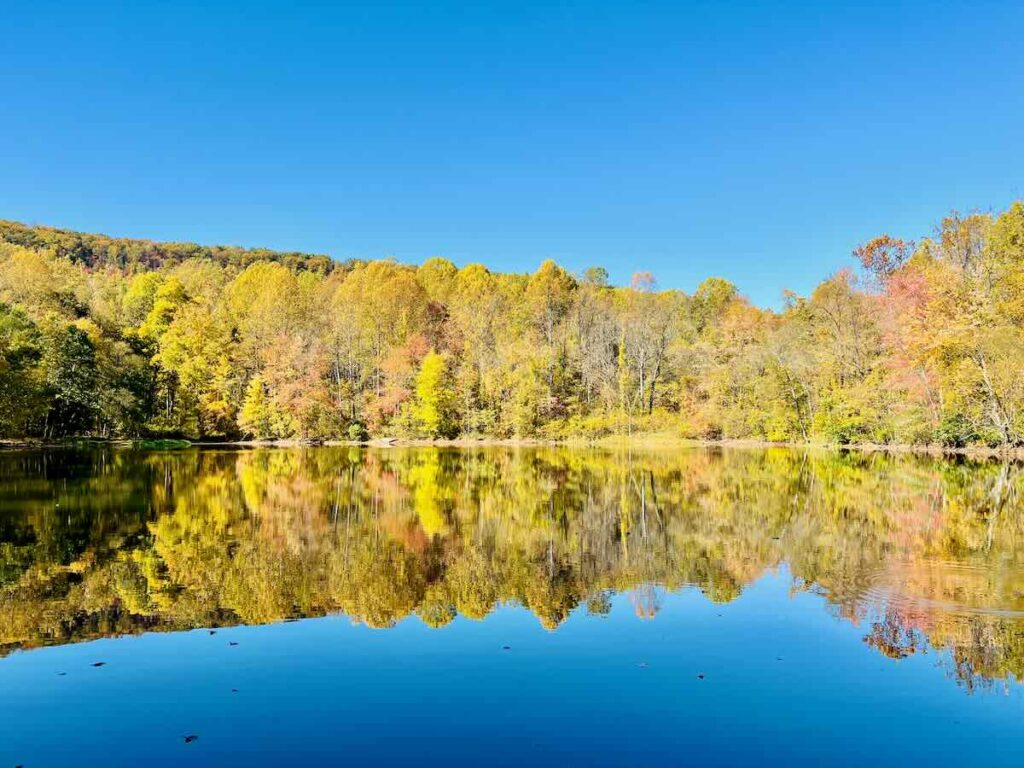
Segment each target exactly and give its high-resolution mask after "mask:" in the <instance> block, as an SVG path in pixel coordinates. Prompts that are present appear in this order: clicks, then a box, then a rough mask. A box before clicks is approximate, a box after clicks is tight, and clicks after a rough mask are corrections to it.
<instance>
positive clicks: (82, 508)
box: [0, 448, 1024, 690]
mask: <svg viewBox="0 0 1024 768" xmlns="http://www.w3.org/2000/svg"><path fill="white" fill-rule="evenodd" d="M1021 478H1022V475H1021V467H1020V466H1019V465H1017V464H1012V463H1000V462H994V461H993V462H972V461H966V460H962V461H944V460H938V459H932V458H924V457H915V456H896V457H893V456H884V455H864V454H838V455H837V454H834V453H825V452H822V453H807V452H800V451H791V450H784V449H772V450H757V451H755V450H723V451H719V450H686V451H673V452H668V451H664V452H651V453H642V454H637V453H633V454H631V455H626V454H621V453H611V452H602V451H596V450H586V451H584V450H569V449H560V448H559V449H556V448H551V449H520V450H511V449H480V450H456V449H434V448H415V449H388V450H361V449H349V448H311V449H295V450H283V449H265V450H264V449H260V450H247V451H234V450H230V451H229V450H190V451H183V452H167V453H146V452H137V451H127V450H111V449H100V450H92V451H51V452H33V453H6V454H3V455H0V645H2V648H3V649H4V650H5V651H10V650H13V649H17V648H31V647H36V646H40V645H47V644H58V643H68V642H76V641H80V640H84V639H89V638H95V637H99V636H107V635H115V634H122V633H132V632H140V631H150V630H173V629H185V628H191V627H198V626H217V625H225V624H233V623H239V622H244V623H262V622H272V621H279V620H284V619H288V618H294V617H299V616H316V615H322V614H326V613H330V612H337V611H341V612H344V613H345V614H346V615H348V616H349V617H351V618H352V619H353V620H356V621H359V622H364V623H366V624H368V625H370V626H374V627H387V626H389V625H391V624H393V623H394V622H395V621H397V620H399V619H401V618H403V617H406V616H409V615H410V614H416V615H418V616H419V617H420V618H421V619H422V620H423V621H424V622H425V623H427V624H429V625H431V626H442V625H444V624H446V623H448V622H450V621H451V620H452V619H453V618H454V617H455V616H456V615H463V616H466V617H470V618H474V619H479V618H483V617H485V616H486V615H487V614H488V612H490V611H491V610H492V609H493V608H494V607H495V606H496V605H497V604H499V603H502V602H514V603H518V604H521V605H523V606H526V607H527V608H528V609H529V610H530V611H532V612H533V613H534V614H535V615H536V617H537V618H538V620H539V621H540V622H541V623H542V624H543V625H544V626H545V627H548V628H550V629H554V628H556V627H558V625H559V624H560V623H561V622H562V621H564V620H565V618H566V617H567V616H568V614H569V612H570V611H572V610H573V609H575V608H577V607H578V606H581V605H582V606H585V609H586V610H587V611H589V612H592V613H602V612H606V611H607V610H608V606H609V604H610V600H609V598H610V595H611V594H613V593H615V592H628V593H629V594H630V597H631V600H632V604H633V606H634V608H635V611H636V615H637V617H638V618H639V619H641V620H646V619H653V618H655V617H656V615H657V613H658V610H659V594H661V590H675V589H679V588H682V587H684V586H687V585H695V586H696V587H699V588H700V589H701V590H702V591H703V592H704V593H705V594H706V595H707V597H708V598H709V599H711V600H714V601H730V600H733V599H734V598H735V597H737V596H738V595H739V593H740V592H741V591H742V590H743V588H744V586H745V585H747V584H749V583H750V582H752V581H753V580H755V579H757V578H758V577H759V576H760V575H762V574H763V573H764V572H765V571H766V570H767V569H774V568H777V567H779V566H782V565H785V566H786V567H787V568H788V569H789V572H790V573H791V574H792V575H793V579H794V585H793V588H794V589H795V590H812V591H814V592H817V593H819V594H821V595H822V596H823V597H824V598H825V599H826V600H827V603H828V604H829V605H830V606H832V608H833V610H834V611H835V614H836V616H837V617H839V618H840V619H842V620H848V621H851V622H854V623H856V624H857V625H858V626H860V627H862V628H863V630H864V639H865V642H866V643H868V644H869V645H871V646H872V647H874V648H876V649H877V650H878V651H880V652H881V653H883V654H885V655H886V656H888V657H891V658H894V659H899V658H903V657H906V656H908V655H911V654H915V653H919V652H922V651H925V650H928V649H941V650H943V651H947V652H948V653H946V654H945V655H944V656H943V658H945V659H946V663H947V665H948V668H949V673H950V675H951V677H953V678H954V679H955V680H957V681H958V682H959V683H960V684H962V685H963V686H964V687H965V688H967V689H968V690H973V689H974V688H975V687H976V686H978V685H989V684H991V683H992V682H993V681H1000V680H1010V679H1013V678H1020V676H1021V674H1022V671H1024V621H1022V620H1021V617H1022V616H1024V521H1022V506H1024V505H1022V504H1021V503H1020V499H1019V492H1020V488H1021V485H1022V479H1021Z"/></svg>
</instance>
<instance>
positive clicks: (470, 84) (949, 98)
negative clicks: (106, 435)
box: [0, 0, 1024, 305]
mask: <svg viewBox="0 0 1024 768" xmlns="http://www.w3.org/2000/svg"><path fill="white" fill-rule="evenodd" d="M72 5H74V6H75V7H70V6H72ZM0 15H2V18H3V24H4V27H5V35H4V43H3V46H0V93H2V94H3V110H2V112H0V218H13V219H18V220H23V221H28V222H32V223H41V224H52V225H56V226H64V227H71V228H75V229H82V230H87V231H99V232H106V233H108V234H114V235H126V236H138V237H150V238H155V239H173V240H193V241H199V242H205V243H231V244H239V245H266V246H270V247H276V248H287V249H300V250H308V251H315V252H319V253H329V254H331V255H332V256H335V257H340V258H346V257H364V258H372V257H384V256H395V257H397V258H398V259H400V260H403V261H410V262H418V261H422V260H423V259H425V258H427V257H429V256H433V255H442V256H446V257H448V258H450V259H452V260H453V261H454V262H456V263H457V264H465V263H470V262H474V261H480V262H483V263H485V264H487V265H488V266H490V267H492V268H494V269H501V270H516V271H532V270H533V269H535V268H536V267H537V265H538V264H539V263H540V262H541V261H543V260H544V259H546V258H554V259H556V260H557V261H559V262H560V263H561V264H563V265H565V266H566V267H568V268H570V269H574V270H581V269H583V268H585V267H587V266H590V265H601V266H604V267H606V268H607V269H608V270H609V271H610V273H611V275H612V277H613V279H614V280H615V281H617V282H626V281H628V279H629V276H630V274H631V273H632V272H634V271H637V270H649V271H651V272H653V273H654V274H655V276H656V277H657V278H658V280H659V283H660V284H661V285H662V286H663V287H677V288H682V289H684V290H688V291H689V290H692V289H693V288H694V287H695V286H696V284H697V283H698V282H699V281H700V280H701V279H703V278H704V277H706V276H708V275H712V274H715V275H722V276H724V277H727V278H729V279H731V280H733V281H734V282H736V283H737V284H738V285H739V286H740V288H741V290H742V291H743V292H744V293H746V294H747V295H748V296H750V297H751V298H752V299H753V300H754V301H755V302H757V303H759V304H762V305H774V304H777V303H778V300H779V297H780V294H781V291H782V290H783V289H784V288H792V289H795V290H797V291H800V292H807V291H809V290H810V289H811V288H812V287H813V286H814V285H815V284H816V283H817V282H818V281H819V280H820V279H821V278H823V277H825V276H826V275H828V274H829V273H831V272H834V271H835V270H836V269H838V268H840V267H842V266H845V265H847V264H849V263H850V257H849V253H850V250H851V249H852V247H853V246H854V245H855V244H856V243H857V242H859V241H862V240H865V239H867V238H868V237H871V236H873V235H875V234H879V233H881V232H890V233H892V234H899V235H903V236H907V237H919V236H920V235H922V234H927V233H928V232H929V231H930V230H931V228H932V226H933V225H934V224H935V222H936V221H937V220H938V219H939V218H941V216H942V215H943V214H944V213H946V212H947V211H949V210H951V209H953V208H958V209H961V210H967V209H980V210H999V209H1001V208H1004V207H1005V206H1006V205H1007V204H1009V203H1010V202H1011V201H1012V200H1013V199H1016V198H1019V197H1024V151H1022V150H1024V74H1022V73H1024V45H1022V44H1021V40H1024V8H1022V7H1021V6H1020V4H1019V3H1015V2H1006V3H986V2H979V3H942V2H903V3H872V2H858V3H849V4H845V3H839V2H836V3H832V2H786V3H769V2H758V3H738V2H737V3H724V2H722V3H716V2H708V3H684V2H630V3H607V2H601V0H590V2H571V3H555V2H549V3H527V2H518V3H512V2H510V3H487V2H477V3H431V4H427V3H419V4H398V3H381V2H378V3H365V4H322V5H316V4H305V3H289V4H284V3H282V4H279V5H273V4H261V3H259V2H249V3H244V4H243V3H238V4H231V3H188V2H178V3H173V4H172V3H161V4H148V3H128V2H123V3H121V2H104V1H103V0H96V2H93V3H89V4H85V3H82V4H67V3H61V4H48V3H44V2H33V3H27V2H24V3H13V2H4V3H0Z"/></svg>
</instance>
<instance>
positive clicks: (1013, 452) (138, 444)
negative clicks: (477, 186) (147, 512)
mask: <svg viewBox="0 0 1024 768" xmlns="http://www.w3.org/2000/svg"><path fill="white" fill-rule="evenodd" d="M76 445H77V446H85V445H113V446H118V447H126V448H141V449H152V450H161V449H163V450H176V449H183V448H200V447H201V448H300V447H315V446H333V447H339V446H350V447H362V448H422V447H440V448H492V447H494V448H540V447H556V446H562V447H568V448H601V449H605V450H673V449H675V450H678V449H685V448H737V449H762V450H763V449H765V448H787V449H790V450H805V451H857V452H861V453H891V454H916V455H923V456H965V457H971V458H979V459H983V458H985V459H987V458H1001V459H1013V460H1024V447H1008V448H988V447H982V446H967V447H963V448H952V447H947V446H941V445H909V444H882V443H850V444H847V445H839V444H836V443H811V442H807V443H800V442H772V441H767V440H695V439H690V438H681V437H673V436H671V435H658V434H646V435H633V436H631V437H626V436H622V435H611V436H607V437H602V438H595V439H589V438H571V439H568V440H544V439H539V438H508V439H496V438H481V439H473V438H458V439H454V440H417V439H405V438H376V439H373V440H363V441H353V440H224V441H210V440H196V441H190V440H160V439H155V440H120V439H118V440H110V439H102V438H77V439H69V440H59V441H54V440H33V439H23V440H0V450H26V449H41V448H68V447H73V446H76Z"/></svg>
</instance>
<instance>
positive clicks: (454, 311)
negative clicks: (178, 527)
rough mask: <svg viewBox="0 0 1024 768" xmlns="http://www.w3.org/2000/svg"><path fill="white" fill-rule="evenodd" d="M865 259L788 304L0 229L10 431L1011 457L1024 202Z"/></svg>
mask: <svg viewBox="0 0 1024 768" xmlns="http://www.w3.org/2000/svg"><path fill="white" fill-rule="evenodd" d="M853 255H854V256H855V261H854V262H853V267H851V268H847V269H843V270H840V271H839V272H837V273H836V274H834V275H832V276H831V277H829V278H828V279H826V280H824V281H823V282H822V283H821V284H820V285H818V287H817V288H815V290H814V291H813V292H812V293H811V294H810V295H809V296H799V295H796V294H794V293H787V294H786V296H785V301H784V306H783V307H782V308H781V309H779V310H771V309H762V308H759V307H756V306H754V305H753V304H751V303H750V302H749V301H748V300H747V299H746V298H745V297H744V296H743V295H742V294H741V293H740V291H739V290H738V289H737V287H736V286H734V285H733V284H731V283H730V282H728V281H726V280H724V279H721V278H717V277H712V278H709V279H707V280H705V281H704V282H703V283H701V284H700V285H699V286H698V287H697V289H696V290H695V291H694V292H693V293H692V294H687V293H684V292H682V291H678V290H660V289H659V288H658V285H657V283H656V281H655V279H654V278H653V277H652V276H651V275H650V274H648V273H638V274H636V275H635V276H634V277H633V280H632V282H631V284H630V285H629V286H626V287H621V286H613V285H610V284H609V281H608V274H607V272H606V271H605V270H603V269H601V268H592V269H588V270H586V271H584V272H583V273H582V274H571V273H570V272H568V271H566V270H565V269H563V268H561V267H559V266H558V265H557V264H555V263H554V262H551V261H547V262H545V263H543V264H542V265H541V266H540V268H539V269H538V270H537V271H536V272H534V273H532V274H501V273H495V272H492V271H490V270H488V269H487V268H486V267H484V266H483V265H480V264H470V265H468V266H465V267H463V268H461V269H459V268H457V267H456V266H455V265H453V264H452V263H451V262H449V261H447V260H445V259H441V258H433V259H430V260H428V261H426V262H425V263H423V264H422V265H419V266H412V265H407V264H401V263H398V262H396V261H393V260H379V261H358V260H351V261H345V262H338V261H332V260H330V259H328V258H327V257H324V256H315V255H307V254H299V253H281V252H274V251H266V250H259V249H256V250H246V249H241V248H230V247H212V248H211V247H203V246H197V245H191V244H173V243H171V244H168V243H152V242H149V241H141V240H123V239H116V238H108V237H104V236H100V235H84V234H79V233H74V232H68V231H66V230H56V229H48V228H39V227H28V226H25V225H21V224H17V223H13V222H0V435H2V436H5V437H30V436H39V437H44V438H60V437H65V436H76V435H89V436H99V437H144V436H179V437H186V438H202V439H235V438H246V437H250V438H309V439H365V438H367V437H370V436H386V435H388V436H398V437H419V438H454V437H496V438H512V437H537V438H546V439H567V438H576V437H581V438H599V437H602V436H605V435H612V434H625V433H633V434H635V433H663V434H667V435H672V436H676V437H686V438H702V439H718V438H738V439H744V438H749V439H759V440H769V441H812V442H828V443H840V444H847V443H864V442H870V443H909V444H940V445H946V446H966V445H990V446H1007V445H1019V444H1020V443H1021V442H1022V440H1024V377H1022V376H1021V375H1020V367H1021V364H1022V362H1024V353H1022V350H1024V204H1022V203H1020V202H1017V203H1014V204H1013V205H1012V206H1010V208H1009V209H1007V210H1006V211H1004V212H1002V213H1001V214H998V215H989V214H970V215H959V214H951V215H950V216H947V217H946V218H945V219H943V220H942V221H941V223H940V224H939V225H938V226H937V228H936V231H935V232H934V234H933V235H932V236H930V237H926V238H924V239H922V240H921V241H920V242H917V243H913V242H910V241H905V240H901V239H898V238H894V237H891V236H887V235H885V236H881V237H877V238H875V239H873V240H870V241H869V242H867V243H865V244H863V245H861V246H859V247H858V248H856V250H855V251H854V252H853Z"/></svg>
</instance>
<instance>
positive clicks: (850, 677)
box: [0, 570, 1024, 766]
mask: <svg viewBox="0 0 1024 768" xmlns="http://www.w3.org/2000/svg"><path fill="white" fill-rule="evenodd" d="M661 603H662V606H661V610H660V612H659V614H658V615H657V617H656V618H655V619H654V620H653V621H644V620H640V619H638V618H637V617H636V614H635V606H634V604H633V601H632V600H631V599H630V597H629V596H628V595H624V594H623V595H617V596H615V597H614V598H613V599H612V607H611V608H612V609H611V612H610V614H609V615H608V616H607V617H599V616H588V615H587V614H586V613H585V612H584V611H582V610H578V611H576V612H574V614H573V615H572V616H571V617H570V618H569V620H568V621H566V622H565V623H564V624H563V625H562V626H561V627H560V628H559V629H558V630H557V631H555V632H548V631H545V630H544V629H542V628H541V627H540V626H539V625H538V624H537V621H536V619H535V618H534V617H532V616H530V615H529V614H528V613H527V612H526V611H525V610H523V609H521V608H515V607H508V608H502V609H499V610H497V611H495V612H494V613H492V614H491V615H490V616H488V617H487V619H486V620H484V621H468V620H464V619H457V620H456V621H454V622H453V623H451V624H449V625H448V626H446V627H444V628H442V629H440V630H434V629H429V628H427V627H426V626H425V625H424V624H422V623H421V622H420V621H418V620H416V619H414V618H413V619H407V620H405V621H402V622H399V623H398V624H397V625H396V626H395V627H393V628H390V629H386V630H375V629H370V628H367V627H365V626H361V625H354V624H352V623H351V622H349V621H347V620H345V619H343V618H326V619H311V620H305V621H300V622H292V623H280V624H273V625H266V626H259V627H237V628H229V629H222V630H219V631H218V632H217V634H215V635H210V634H208V632H206V631H205V630H195V631H192V632H187V633H174V634H148V635H144V636H141V637H135V638H123V639H117V640H100V641H97V642H92V643H86V644H79V645H71V646H62V647H59V648H50V649H45V650H42V651H38V652H30V653H17V654H14V655H12V656H11V657H9V658H8V659H6V660H4V662H3V663H2V664H0V701H2V702H3V704H2V707H3V711H4V713H5V716H4V718H3V721H2V722H0V744H2V746H0V761H3V762H6V763H9V764H14V763H15V762H16V761H18V762H23V763H24V764H25V765H26V766H28V765H64V764H81V763H80V759H81V756H83V755H95V756H99V755H103V756H104V758H103V760H102V763H103V764H105V765H116V764H124V765H137V764H142V763H145V764H149V765H175V764H179V763H180V762H181V761H185V760H186V759H187V761H188V764H190V765H223V764H225V762H227V761H231V760H234V761H240V762H247V764H252V765H275V764H287V763H290V762H291V761H294V760H305V761H311V760H317V759H324V760H326V759H334V760H338V761H341V762H344V763H349V762H363V763H365V762H384V763H405V764H408V763H412V762H421V761H424V760H435V761H445V762H448V763H453V764H466V765H478V764H482V763H484V764H507V765H512V764H536V763H565V762H566V761H569V762H570V763H571V762H572V761H579V762H585V763H601V764H619V765H622V764H635V763H637V762H644V761H652V762H655V761H657V762H667V763H671V764H686V763H692V764H698V765H709V764H710V765H718V764H735V763H761V762H765V761H778V762H780V763H785V764H789V765H794V764H806V765H814V764H819V762H820V761H822V760H825V761H827V762H828V763H829V764H832V765H837V764H838V765H842V764H848V765H858V764H863V763H865V762H867V761H871V762H872V763H874V764H876V765H896V764H904V765H905V764H908V761H909V764H924V763H927V764H932V765H967V764H977V763H978V762H979V761H982V758H983V762H984V763H985V764H987V765H1019V760H1018V759H1017V758H1018V756H1019V754H1020V750H1021V749H1024V729H1022V728H1021V725H1020V723H1021V716H1022V715H1024V703H1022V697H1021V691H1020V689H1018V688H1016V687H1013V688H1010V689H1008V690H1003V689H1000V690H999V691H998V692H997V691H986V692H984V693H983V694H981V695H975V696H964V695H963V692H962V691H960V690H959V689H958V688H957V686H954V685H950V684H949V682H948V681H947V680H945V679H944V676H943V674H942V673H941V672H940V671H938V670H937V669H936V667H935V665H936V662H937V661H938V660H937V659H936V658H934V657H932V656H931V655H919V656H914V657H909V658H906V659H904V660H902V661H900V662H898V663H894V662H892V661H890V660H888V659H886V658H883V657H882V656H880V655H878V654H877V653H876V652H874V651H873V650H872V649H870V648H868V647H867V646H866V645H865V644H864V642H863V641H862V632H861V631H860V630H859V629H858V628H857V627H854V626H853V625H851V624H850V623H849V622H845V621H836V620H835V619H834V618H833V617H831V616H829V614H828V611H826V610H823V605H822V600H821V598H820V597H818V596H815V595H813V594H809V593H796V594H795V595H793V594H792V593H791V582H790V579H789V576H788V574H787V573H786V572H785V570H783V571H782V572H780V573H772V574H768V575H765V576H764V577H762V578H761V579H759V580H758V581H757V582H756V583H754V584H752V585H751V586H750V588H749V589H748V590H747V591H746V592H745V593H744V594H743V595H742V596H741V597H740V598H738V599H737V600H736V601H734V602H732V603H730V604H728V605H716V604H714V603H711V602H710V601H708V600H707V599H705V598H704V597H703V596H702V595H701V594H700V593H699V591H697V590H694V589H688V590H684V591H682V592H681V593H674V594H664V595H662V596H661ZM231 642H237V643H238V645H237V646H231V645H229V643H231ZM504 646H509V648H508V650H505V649H504ZM98 660H102V661H106V662H107V664H106V666H104V667H102V668H94V667H92V666H91V664H92V663H94V662H95V661H98ZM59 672H66V675H64V676H60V675H58V673H59ZM699 675H704V677H703V679H701V678H699V677H698V676H699ZM232 689H237V692H233V691H232ZM997 694H998V695H997ZM189 734H195V735H197V736H198V737H199V739H198V740H197V741H195V742H194V743H192V744H185V743H184V741H183V738H182V737H183V736H185V735H189ZM87 762H92V761H87ZM93 764H98V763H93Z"/></svg>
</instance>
